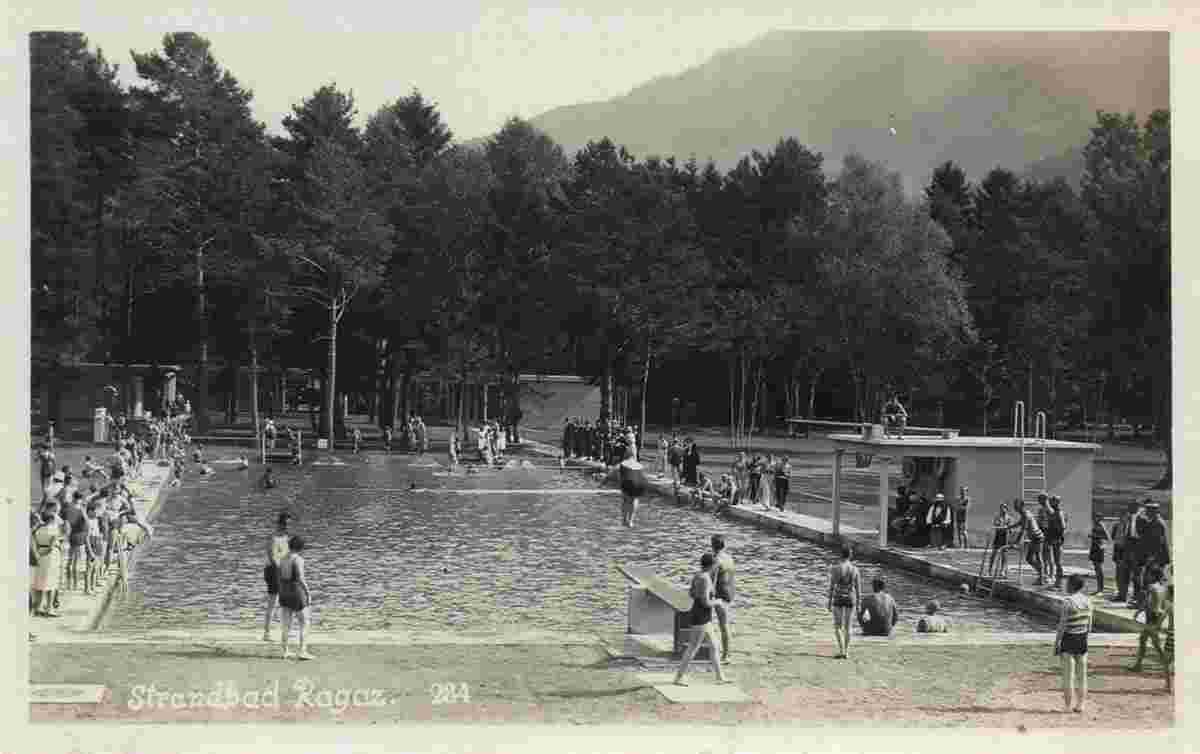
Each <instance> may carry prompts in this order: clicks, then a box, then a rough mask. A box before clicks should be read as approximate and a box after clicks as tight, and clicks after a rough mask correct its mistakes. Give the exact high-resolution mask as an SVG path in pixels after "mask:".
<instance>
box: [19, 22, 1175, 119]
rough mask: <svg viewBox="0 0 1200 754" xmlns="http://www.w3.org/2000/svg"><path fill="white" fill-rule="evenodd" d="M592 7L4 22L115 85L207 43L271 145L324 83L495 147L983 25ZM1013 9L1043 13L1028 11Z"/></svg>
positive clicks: (366, 109) (362, 113) (362, 109)
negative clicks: (813, 33) (894, 36)
mask: <svg viewBox="0 0 1200 754" xmlns="http://www.w3.org/2000/svg"><path fill="white" fill-rule="evenodd" d="M589 1H590V5H591V7H589V6H588V2H576V3H573V4H569V5H554V6H547V7H539V6H537V5H517V4H513V3H511V2H507V3H506V2H504V1H502V2H489V3H479V2H460V1H457V0H435V1H434V2H430V1H429V0H425V1H424V2H419V3H404V2H402V3H397V4H388V5H387V6H386V7H382V8H381V7H379V5H382V4H375V3H372V2H367V1H364V0H339V1H338V2H333V3H330V2H327V1H323V2H321V3H319V4H316V3H314V4H311V5H305V4H304V3H296V2H282V1H281V0H269V1H268V2H252V3H251V2H231V1H230V0H218V1H217V2H213V3H209V4H207V5H205V6H202V7H199V8H188V7H186V6H185V7H173V6H170V5H164V3H162V2H161V0H160V1H158V2H155V1H153V0H125V1H122V2H118V1H117V0H110V2H106V3H104V4H102V5H101V6H100V7H99V8H98V9H97V8H95V7H93V4H91V3H83V2H76V3H70V2H67V3H54V4H47V5H39V6H38V7H37V10H36V14H34V12H33V11H26V12H25V14H24V15H22V12H21V11H20V9H16V10H15V11H14V12H13V13H12V15H11V16H10V18H9V23H10V24H13V23H14V22H15V24H16V25H20V24H22V22H25V23H32V25H33V28H39V29H73V30H78V31H82V32H84V33H85V34H87V36H88V38H89V40H90V42H91V43H92V45H93V46H98V47H100V48H102V49H103V50H104V52H105V55H106V57H108V58H109V59H110V60H113V61H114V62H117V63H119V64H120V66H121V70H122V77H123V79H124V80H125V82H126V83H130V82H132V81H134V80H135V78H136V75H135V72H134V66H133V62H132V60H131V59H130V56H129V51H130V50H136V51H139V52H147V51H151V50H155V49H159V48H160V46H161V42H162V36H163V34H165V33H167V32H169V31H176V30H182V29H190V30H194V31H197V32H200V33H202V34H204V35H205V36H206V37H208V38H209V40H210V41H211V42H212V49H213V52H214V54H215V56H216V58H217V60H218V61H219V62H220V63H221V65H222V66H223V67H224V68H226V69H227V70H229V71H230V72H231V73H232V74H233V75H234V76H235V77H236V78H237V79H238V80H239V81H240V82H241V83H242V84H243V85H244V86H246V87H248V88H250V89H251V90H252V91H253V92H254V95H255V101H254V112H255V115H256V117H258V118H259V120H261V121H263V122H264V123H266V125H267V127H268V128H269V129H270V130H272V131H275V132H278V131H279V130H280V129H281V126H280V121H281V119H282V118H283V117H284V116H285V115H286V114H287V113H289V112H290V110H291V107H292V106H293V105H296V104H299V103H300V102H301V101H302V100H303V99H304V98H305V97H307V96H309V95H311V94H312V93H313V92H314V91H315V90H317V89H318V88H319V87H321V86H323V85H325V84H328V83H336V84H337V85H338V87H339V88H341V89H343V90H348V91H352V92H353V94H354V95H355V100H356V104H357V105H358V110H359V122H360V124H361V123H364V122H365V120H366V118H367V116H368V115H369V114H370V113H372V112H374V111H375V110H377V109H378V108H379V107H381V106H383V105H385V104H387V103H389V102H392V101H394V100H395V99H397V98H399V97H401V96H404V95H406V94H408V93H410V92H411V91H412V89H413V88H414V87H415V88H419V89H420V90H421V91H422V93H423V94H424V95H425V96H426V97H427V98H429V99H432V100H433V101H435V102H436V103H438V105H439V109H440V110H441V112H442V114H443V118H444V119H445V120H446V122H447V123H448V124H449V126H450V128H451V129H452V130H453V131H454V132H455V136H456V138H457V139H459V140H465V139H472V138H476V137H480V136H485V135H488V134H491V133H494V132H495V131H496V130H497V129H498V128H499V127H500V126H501V125H502V124H503V122H504V121H505V120H506V119H507V118H509V117H511V116H514V115H516V116H521V117H525V118H531V117H534V116H536V115H539V114H541V113H542V112H545V111H547V110H550V109H552V108H555V107H559V106H563V105H571V104H577V103H580V102H591V101H597V100H605V99H609V98H612V97H616V96H620V95H622V94H625V93H626V92H628V91H629V90H630V89H632V88H634V87H635V86H637V85H638V84H641V83H644V82H645V81H647V80H648V79H651V78H654V77H656V76H662V75H669V74H674V73H678V72H681V71H683V70H685V69H687V68H689V67H691V66H694V65H698V64H700V63H702V62H704V61H705V60H706V59H708V58H709V57H710V56H712V55H713V54H714V53H716V52H719V51H721V50H724V49H728V48H731V47H737V46H740V45H743V44H745V43H747V42H749V41H751V40H752V39H754V38H756V37H758V36H760V35H762V34H765V33H767V32H769V31H771V30H774V29H781V28H846V27H847V26H859V27H862V26H868V27H872V28H879V27H891V28H896V27H909V28H926V29H933V28H943V29H953V28H958V29H962V28H971V27H972V26H973V25H975V26H977V25H978V23H979V22H978V21H976V22H975V23H974V24H972V23H971V22H970V21H969V20H967V19H969V18H970V17H969V16H963V14H962V13H961V12H960V13H958V14H957V15H956V13H955V12H953V11H952V10H950V9H949V8H947V7H934V6H929V7H921V6H912V5H909V6H905V5H903V4H901V3H894V2H880V3H878V4H877V7H878V8H879V9H878V10H875V11H874V12H873V13H868V14H866V15H860V16H858V17H854V16H853V15H851V16H850V17H848V18H847V17H842V18H837V17H830V16H821V15H814V14H813V13H812V12H810V13H808V14H803V13H801V12H800V11H799V10H797V8H798V7H800V6H801V5H802V4H798V3H794V2H783V1H782V0H743V1H742V2H740V3H737V4H731V5H734V6H736V7H717V8H704V7H702V6H701V5H699V4H697V3H688V2H681V1H679V0H666V1H665V2H654V3H651V2H647V3H645V4H643V6H642V7H636V8H630V7H624V8H622V7H621V6H620V5H619V4H617V3H613V2H602V1H601V0H589ZM855 2H856V0H850V3H849V5H850V6H852V5H855ZM1013 2H1015V3H1016V4H1017V5H1021V4H1023V3H1024V4H1027V5H1032V6H1033V7H1034V8H1037V7H1038V2H1037V0H1009V3H1010V5H1011V3H1013ZM863 4H866V5H867V6H868V10H871V8H870V7H869V6H870V3H866V0H860V1H858V2H857V5H859V6H861V5H863ZM1151 4H1152V3H1151ZM673 5H674V7H673ZM846 10H848V11H850V12H851V13H852V12H853V8H851V7H849V6H847V9H846ZM1014 10H1015V8H1014ZM1097 10H1098V11H1099V12H1098V13H1097V12H1092V13H1091V15H1090V16H1089V12H1088V11H1086V10H1085V11H1084V12H1082V13H1081V12H1080V11H1079V10H1078V9H1065V10H1061V9H1060V10H1059V11H1055V10H1053V9H1051V10H1044V11H1037V12H1031V13H1023V14H1022V15H1021V18H1022V19H1023V20H1024V22H1025V23H1027V24H1032V25H1033V26H1034V28H1039V29H1047V30H1048V29H1051V28H1059V29H1064V28H1068V29H1078V28H1081V27H1086V26H1089V25H1093V26H1112V25H1113V24H1120V23H1121V19H1120V18H1118V17H1114V16H1112V15H1111V14H1108V13H1106V12H1104V9H1097ZM993 23H995V21H994V20H993ZM1009 28H1011V27H1009ZM1126 28H1128V27H1126Z"/></svg>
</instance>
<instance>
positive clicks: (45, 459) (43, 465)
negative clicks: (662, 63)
mask: <svg viewBox="0 0 1200 754" xmlns="http://www.w3.org/2000/svg"><path fill="white" fill-rule="evenodd" d="M38 465H39V476H40V478H41V480H42V495H43V497H45V496H47V492H46V490H47V489H49V487H50V480H51V479H53V478H54V452H53V451H51V450H50V446H49V445H48V444H46V445H42V449H41V450H39V451H38Z"/></svg>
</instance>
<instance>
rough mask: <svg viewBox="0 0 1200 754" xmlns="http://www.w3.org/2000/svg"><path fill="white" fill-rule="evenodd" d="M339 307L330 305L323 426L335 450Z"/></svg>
mask: <svg viewBox="0 0 1200 754" xmlns="http://www.w3.org/2000/svg"><path fill="white" fill-rule="evenodd" d="M337 314H338V311H337V307H336V306H335V305H333V304H330V305H329V376H328V377H327V378H326V380H325V421H324V426H323V427H322V428H321V429H322V431H323V432H324V435H325V437H326V439H328V440H329V449H330V450H333V427H334V405H335V404H336V402H337V390H336V387H337V326H338V318H337Z"/></svg>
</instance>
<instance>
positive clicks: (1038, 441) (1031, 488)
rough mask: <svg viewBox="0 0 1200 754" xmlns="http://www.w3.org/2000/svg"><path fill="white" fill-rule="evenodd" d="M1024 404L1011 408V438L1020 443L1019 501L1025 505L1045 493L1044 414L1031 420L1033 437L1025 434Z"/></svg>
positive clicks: (1039, 412) (1039, 413) (1037, 414)
mask: <svg viewBox="0 0 1200 754" xmlns="http://www.w3.org/2000/svg"><path fill="white" fill-rule="evenodd" d="M1027 429H1028V428H1027V426H1026V418H1025V402H1024V401H1017V405H1016V406H1014V407H1013V437H1015V438H1017V439H1019V440H1020V441H1021V499H1022V500H1024V501H1025V504H1026V505H1029V504H1030V503H1035V504H1036V503H1037V496H1038V495H1041V494H1044V493H1045V492H1046V412H1044V411H1038V412H1037V413H1036V414H1035V415H1034V419H1033V436H1029V435H1028V434H1027Z"/></svg>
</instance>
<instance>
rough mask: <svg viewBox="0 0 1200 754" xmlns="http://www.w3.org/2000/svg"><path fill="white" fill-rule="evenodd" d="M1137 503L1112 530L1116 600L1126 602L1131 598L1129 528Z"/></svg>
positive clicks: (1114, 599)
mask: <svg viewBox="0 0 1200 754" xmlns="http://www.w3.org/2000/svg"><path fill="white" fill-rule="evenodd" d="M1136 510H1137V504H1136V503H1134V504H1131V505H1130V506H1129V507H1128V509H1126V511H1125V512H1124V513H1122V514H1121V518H1120V519H1118V520H1117V523H1116V525H1114V526H1113V530H1112V561H1113V569H1114V570H1115V571H1116V579H1117V594H1116V596H1114V597H1113V601H1115V602H1125V601H1126V600H1127V599H1128V598H1129V576H1130V573H1129V561H1127V560H1126V559H1125V548H1126V547H1127V546H1128V545H1129V543H1130V542H1129V529H1130V527H1131V526H1132V525H1133V514H1134V512H1135V511H1136Z"/></svg>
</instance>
